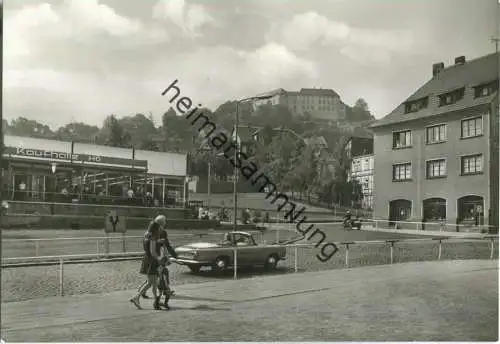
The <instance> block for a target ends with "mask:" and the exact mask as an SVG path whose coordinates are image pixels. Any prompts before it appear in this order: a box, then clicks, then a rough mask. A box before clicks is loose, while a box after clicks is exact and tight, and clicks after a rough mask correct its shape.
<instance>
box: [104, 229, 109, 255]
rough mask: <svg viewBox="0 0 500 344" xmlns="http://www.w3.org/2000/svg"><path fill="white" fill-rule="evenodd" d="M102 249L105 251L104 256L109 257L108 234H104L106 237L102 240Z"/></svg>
mask: <svg viewBox="0 0 500 344" xmlns="http://www.w3.org/2000/svg"><path fill="white" fill-rule="evenodd" d="M104 247H105V250H106V256H107V255H109V234H108V233H106V237H105V238H104Z"/></svg>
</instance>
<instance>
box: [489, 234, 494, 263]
mask: <svg viewBox="0 0 500 344" xmlns="http://www.w3.org/2000/svg"><path fill="white" fill-rule="evenodd" d="M490 240H491V253H490V259H493V254H494V253H495V239H493V238H491V239H490Z"/></svg>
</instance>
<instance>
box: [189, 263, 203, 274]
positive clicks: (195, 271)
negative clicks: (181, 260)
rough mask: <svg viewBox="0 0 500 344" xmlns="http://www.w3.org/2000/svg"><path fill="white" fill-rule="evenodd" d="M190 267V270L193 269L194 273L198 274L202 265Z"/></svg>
mask: <svg viewBox="0 0 500 344" xmlns="http://www.w3.org/2000/svg"><path fill="white" fill-rule="evenodd" d="M188 268H189V270H191V272H192V273H195V274H197V273H198V272H200V268H201V267H200V266H198V265H189V266H188Z"/></svg>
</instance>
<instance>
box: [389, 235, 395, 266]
mask: <svg viewBox="0 0 500 344" xmlns="http://www.w3.org/2000/svg"><path fill="white" fill-rule="evenodd" d="M388 242H389V243H390V244H391V264H392V263H394V243H395V242H396V241H395V240H388Z"/></svg>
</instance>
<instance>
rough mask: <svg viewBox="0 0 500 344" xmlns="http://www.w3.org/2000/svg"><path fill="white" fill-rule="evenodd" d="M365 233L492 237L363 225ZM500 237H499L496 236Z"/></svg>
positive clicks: (479, 234)
mask: <svg viewBox="0 0 500 344" xmlns="http://www.w3.org/2000/svg"><path fill="white" fill-rule="evenodd" d="M361 230H363V231H372V232H385V233H401V234H413V235H424V236H443V237H457V238H483V237H485V236H492V235H491V234H486V233H469V232H447V231H424V230H416V229H394V228H375V227H373V226H372V225H363V227H361ZM496 236H497V237H498V235H496Z"/></svg>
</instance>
